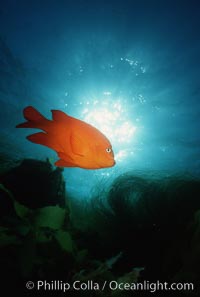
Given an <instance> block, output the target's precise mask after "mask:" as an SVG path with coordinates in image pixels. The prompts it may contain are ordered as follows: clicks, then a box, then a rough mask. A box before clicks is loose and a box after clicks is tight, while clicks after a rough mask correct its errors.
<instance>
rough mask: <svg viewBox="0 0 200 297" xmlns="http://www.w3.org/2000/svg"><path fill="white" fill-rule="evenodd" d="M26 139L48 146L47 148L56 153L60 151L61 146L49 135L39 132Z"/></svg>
mask: <svg viewBox="0 0 200 297" xmlns="http://www.w3.org/2000/svg"><path fill="white" fill-rule="evenodd" d="M26 138H27V139H28V140H29V141H31V142H34V143H37V144H41V145H44V146H47V147H49V148H51V149H53V150H55V151H56V152H57V151H59V150H60V146H59V145H58V144H57V143H56V141H55V140H54V139H52V137H50V136H49V134H47V133H44V132H38V133H35V134H31V135H29V136H27V137H26Z"/></svg>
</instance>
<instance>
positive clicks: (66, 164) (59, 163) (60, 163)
mask: <svg viewBox="0 0 200 297" xmlns="http://www.w3.org/2000/svg"><path fill="white" fill-rule="evenodd" d="M54 165H55V166H58V167H76V166H75V165H74V164H73V163H70V162H67V161H65V160H62V159H60V160H58V161H56V162H55V163H54Z"/></svg>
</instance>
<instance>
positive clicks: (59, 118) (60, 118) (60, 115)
mask: <svg viewBox="0 0 200 297" xmlns="http://www.w3.org/2000/svg"><path fill="white" fill-rule="evenodd" d="M51 112H52V119H53V120H54V121H56V122H66V121H68V120H69V118H70V117H69V116H68V115H67V114H66V113H64V112H63V111H60V110H51Z"/></svg>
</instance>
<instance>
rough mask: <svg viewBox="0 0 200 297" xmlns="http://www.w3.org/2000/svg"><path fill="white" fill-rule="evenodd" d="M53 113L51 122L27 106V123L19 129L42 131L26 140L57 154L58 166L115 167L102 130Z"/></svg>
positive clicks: (109, 146) (61, 114) (25, 110)
mask: <svg viewBox="0 0 200 297" xmlns="http://www.w3.org/2000/svg"><path fill="white" fill-rule="evenodd" d="M51 112H52V120H48V119H46V118H45V117H44V116H43V115H42V114H41V113H39V112H38V111H37V110H36V109H35V108H34V107H32V106H28V107H26V108H25V109H24V111H23V113H24V118H25V119H26V120H27V122H25V123H22V124H19V125H17V126H16V127H17V128H36V129H41V130H43V131H44V132H38V133H35V134H32V135H29V136H27V139H28V140H30V141H32V142H34V143H37V144H41V145H44V146H47V147H49V148H51V149H53V150H54V151H56V153H57V155H58V157H59V158H60V159H59V160H58V161H57V162H55V165H56V166H60V167H81V168H86V169H98V168H106V167H112V166H114V165H115V160H114V154H113V151H112V146H111V144H110V141H109V140H108V139H107V138H106V136H104V135H103V134H102V133H101V132H100V131H99V130H97V129H96V128H94V127H93V126H91V125H89V124H87V123H85V122H83V121H81V120H78V119H75V118H73V117H71V116H68V115H67V114H65V113H64V112H62V111H59V110H52V111H51Z"/></svg>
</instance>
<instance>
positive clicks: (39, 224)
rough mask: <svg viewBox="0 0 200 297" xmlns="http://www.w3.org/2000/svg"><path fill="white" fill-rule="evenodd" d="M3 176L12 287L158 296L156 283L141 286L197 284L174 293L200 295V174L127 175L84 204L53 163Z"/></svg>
mask: <svg viewBox="0 0 200 297" xmlns="http://www.w3.org/2000/svg"><path fill="white" fill-rule="evenodd" d="M0 178H1V186H0V199H1V203H0V252H1V258H0V270H1V275H2V278H1V281H2V285H3V284H4V285H5V288H6V289H7V292H8V291H9V292H10V293H14V292H15V293H16V292H18V293H19V294H21V296H27V295H30V294H31V293H32V294H33V295H34V296H35V295H38V296H40V295H41V296H43V295H44V293H54V295H55V294H58V295H59V296H64V295H66V294H68V296H94V297H95V296H108V297H109V296H111V297H112V296H114V297H115V296H116V297H117V296H125V297H126V296H132V295H134V294H135V295H139V296H148V294H149V295H151V294H152V292H153V291H152V290H153V289H152V288H151V290H150V288H149V289H148V290H147V289H146V290H138V291H137V292H136V291H135V290H136V285H137V284H140V283H143V284H144V283H145V284H146V286H147V285H148V284H149V283H154V284H155V283H156V282H158V281H159V282H163V283H164V282H167V283H169V284H171V283H182V284H183V283H186V282H187V283H192V284H193V285H194V288H193V289H192V288H190V290H183V289H182V290H175V291H173V292H172V291H170V292H169V291H167V290H166V291H165V294H164V296H198V294H199V288H198V281H199V275H200V271H199V265H198V263H199V261H200V252H199V251H200V249H199V245H200V231H199V230H200V229H199V228H200V201H199V196H200V195H199V194H200V182H199V180H197V179H194V178H186V177H184V176H179V177H177V176H176V177H170V178H169V177H166V178H162V179H160V178H159V177H158V176H156V177H154V178H147V176H145V177H144V176H139V175H138V176H135V175H133V174H124V175H122V176H120V177H118V178H117V179H116V180H115V181H114V182H113V184H112V186H111V187H110V188H109V189H107V191H104V192H101V191H99V190H98V191H96V193H95V194H94V197H93V198H92V199H91V200H90V201H88V202H86V201H80V200H79V202H78V199H76V197H74V198H73V199H72V198H70V197H68V195H67V194H66V187H67V180H66V181H64V178H63V174H62V169H59V168H56V169H55V168H54V167H53V166H52V165H51V164H50V162H49V161H48V160H47V161H38V160H32V159H25V160H23V161H22V162H21V163H20V164H18V165H17V166H14V167H13V168H11V169H9V170H7V171H5V172H3V173H1V176H0ZM98 189H99V187H98ZM38 281H40V282H39V283H38ZM28 282H29V283H28ZM31 282H32V283H31ZM147 282H148V283H147ZM11 283H12V286H10V284H11ZM27 283H28V285H30V286H31V284H32V285H34V286H35V288H29V289H28V288H27V286H28V285H27ZM104 285H105V287H104ZM37 286H38V287H37ZM36 291H37V292H36ZM50 291H51V292H50ZM158 292H159V291H158ZM156 294H157V293H156Z"/></svg>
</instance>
